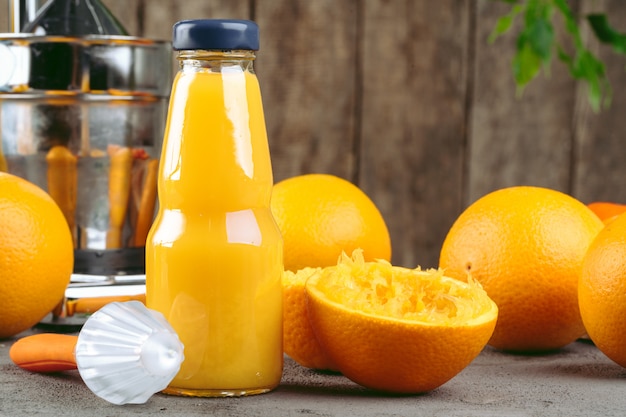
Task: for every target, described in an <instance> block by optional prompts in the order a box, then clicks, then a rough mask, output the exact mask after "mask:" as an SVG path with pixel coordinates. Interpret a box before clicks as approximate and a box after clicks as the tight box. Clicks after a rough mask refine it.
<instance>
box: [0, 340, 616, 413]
mask: <svg viewBox="0 0 626 417" xmlns="http://www.w3.org/2000/svg"><path fill="white" fill-rule="evenodd" d="M28 333H30V332H26V333H25V334H28ZM25 334H21V335H18V336H17V337H14V338H12V339H9V340H0V416H7V417H17V416H70V417H71V416H80V417H89V416H97V417H115V416H151V417H159V416H180V417H185V416H309V417H310V416H359V417H366V416H626V369H624V368H622V367H620V366H619V365H617V364H615V363H614V362H612V361H611V360H609V359H608V358H607V357H606V356H604V355H603V354H602V353H601V352H600V351H599V350H598V349H597V348H596V347H595V346H594V345H592V344H591V343H589V342H587V341H577V342H575V343H572V344H571V345H569V346H567V347H565V348H563V349H561V350H560V351H559V352H556V353H552V354H547V355H532V356H524V355H512V354H507V353H503V352H499V351H496V350H494V349H491V348H489V347H487V348H485V350H484V351H483V352H482V353H481V354H480V355H479V356H478V358H476V359H475V360H474V361H473V362H472V363H471V364H470V365H469V366H468V367H467V368H466V369H464V370H463V371H462V372H461V373H460V374H458V375H457V376H456V377H454V378H453V379H452V380H450V381H448V382H447V383H446V384H444V385H443V386H441V387H439V388H438V389H436V390H434V391H432V392H429V393H427V394H423V395H415V396H387V395H381V394H379V393H376V392H372V391H369V390H367V389H365V388H362V387H360V386H359V385H356V384H354V383H353V382H351V381H350V380H348V379H347V378H345V377H343V376H341V375H337V374H325V373H320V372H315V371H312V370H309V369H305V368H303V367H301V366H299V365H298V364H296V363H295V362H293V361H292V360H291V359H290V358H288V357H286V358H285V367H284V374H283V378H282V381H281V384H280V386H279V387H278V388H277V389H276V390H274V391H272V392H270V393H268V394H263V395H257V396H252V397H246V398H212V399H209V398H182V397H173V396H167V395H163V394H157V395H154V396H153V397H152V398H151V399H150V400H149V401H148V402H147V403H146V404H141V405H124V406H117V405H113V404H109V403H107V402H105V401H104V400H102V399H100V398H98V397H96V396H95V395H93V394H92V393H91V392H90V391H89V389H88V388H87V387H86V386H85V384H84V383H83V382H82V380H81V378H80V375H79V374H78V372H77V371H68V372H64V373H58V374H35V373H30V372H27V371H24V370H22V369H20V368H18V367H17V366H15V365H14V364H13V363H12V362H11V360H10V358H9V349H10V346H11V345H12V343H14V342H15V340H17V338H19V337H21V336H24V335H25Z"/></svg>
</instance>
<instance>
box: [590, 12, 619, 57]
mask: <svg viewBox="0 0 626 417" xmlns="http://www.w3.org/2000/svg"><path fill="white" fill-rule="evenodd" d="M587 21H588V22H589V24H590V25H591V29H592V30H593V32H594V34H595V35H596V37H597V38H598V40H599V41H600V42H602V43H605V44H609V45H611V46H612V47H613V50H614V51H615V52H617V53H620V54H626V35H624V34H621V33H619V32H617V31H615V30H614V29H613V28H612V27H611V25H609V20H608V19H607V17H606V15H603V14H590V15H588V16H587Z"/></svg>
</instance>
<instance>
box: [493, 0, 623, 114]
mask: <svg viewBox="0 0 626 417" xmlns="http://www.w3.org/2000/svg"><path fill="white" fill-rule="evenodd" d="M499 1H501V2H503V3H509V4H511V10H510V11H509V13H507V14H506V15H505V16H503V17H502V18H501V19H500V20H499V21H498V22H497V24H496V27H495V28H494V30H493V31H492V33H491V35H490V36H489V41H490V42H493V41H494V40H495V39H496V38H497V37H498V36H500V35H501V34H503V33H505V32H507V31H509V30H510V29H511V27H512V26H513V22H514V20H515V18H516V17H517V15H518V14H520V13H523V16H524V19H523V25H522V26H521V29H520V31H519V34H518V38H517V43H516V51H515V53H514V56H513V60H512V64H511V67H512V71H513V76H514V79H515V83H516V85H517V87H518V93H520V92H521V91H522V90H523V89H524V87H525V86H526V85H527V84H528V83H529V82H530V81H532V80H533V79H534V78H535V77H537V75H538V74H539V72H540V70H541V69H542V67H543V68H544V69H546V70H549V69H550V65H551V59H552V55H553V54H554V51H555V50H556V51H558V57H559V60H560V61H562V62H563V63H565V65H567V67H568V69H569V72H570V74H571V76H572V77H573V78H574V79H576V80H580V81H583V82H584V83H585V84H586V85H587V88H588V99H589V102H590V104H591V106H592V108H593V109H594V110H595V111H598V110H600V109H601V108H603V107H608V106H609V105H610V101H611V85H610V83H609V80H608V78H607V76H606V71H605V68H604V64H603V63H602V61H600V60H599V59H598V58H597V57H596V56H595V55H594V54H593V53H592V52H591V51H590V50H589V49H587V48H586V47H585V44H584V42H583V39H582V36H581V30H580V27H579V24H578V20H577V18H576V16H575V15H574V13H573V12H572V9H571V8H570V6H569V4H568V2H567V0H518V1H516V0H499ZM555 12H558V14H559V15H561V17H562V18H563V22H564V25H565V29H566V31H567V33H568V34H569V41H571V47H570V48H569V49H572V52H571V53H568V52H566V51H565V48H564V47H563V46H562V45H560V44H558V42H557V40H556V36H555V29H554V15H555ZM587 20H588V22H589V24H590V25H591V27H592V29H593V31H594V34H595V36H596V37H597V38H598V39H599V40H600V41H601V42H604V43H607V44H610V45H611V46H612V47H613V49H614V50H615V51H616V52H618V53H622V54H626V34H621V33H619V32H617V31H615V30H614V29H613V28H611V26H610V25H609V23H608V20H607V18H606V16H605V15H597V14H596V15H589V16H588V17H587Z"/></svg>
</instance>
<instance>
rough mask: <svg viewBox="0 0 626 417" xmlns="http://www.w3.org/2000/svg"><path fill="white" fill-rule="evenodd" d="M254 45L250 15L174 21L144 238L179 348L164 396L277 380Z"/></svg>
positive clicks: (279, 354)
mask: <svg viewBox="0 0 626 417" xmlns="http://www.w3.org/2000/svg"><path fill="white" fill-rule="evenodd" d="M258 44H259V34H258V27H257V25H256V24H255V23H254V22H251V21H242V20H218V19H208V20H187V21H181V22H178V23H176V24H175V25H174V32H173V47H174V49H175V50H177V51H178V60H179V62H180V69H179V71H178V73H177V75H176V77H175V79H174V83H173V87H172V94H171V99H170V107H169V113H168V118H167V124H166V129H165V136H164V142H163V151H162V155H161V160H160V167H159V179H158V190H159V211H158V213H157V216H156V219H155V221H154V224H153V226H152V228H151V230H150V233H149V235H148V239H147V243H146V296H147V305H148V307H150V308H152V309H155V310H157V311H160V312H161V313H163V314H164V315H165V317H166V318H167V319H168V321H169V323H170V324H171V325H172V326H173V328H174V329H175V330H176V332H177V333H178V336H179V337H180V339H181V341H182V342H183V344H184V346H185V351H184V355H185V360H184V361H183V364H182V366H181V369H180V372H179V373H178V375H177V376H176V377H175V378H174V380H173V381H172V382H171V384H170V386H169V387H168V388H167V389H166V390H165V391H164V392H165V393H169V394H174V395H187V396H240V395H251V394H259V393H263V392H267V391H269V390H271V389H273V388H275V387H276V386H277V385H278V383H279V382H280V378H281V374H282V366H283V350H282V287H281V277H282V272H283V258H282V256H283V243H282V237H281V235H280V231H279V230H278V227H277V225H276V223H275V222H274V218H273V217H272V213H271V211H270V205H269V204H270V195H271V191H272V185H273V178H272V167H271V161H270V154H269V147H268V141H267V133H266V129H265V119H264V115H263V107H262V102H261V93H260V89H259V83H258V80H257V77H256V75H255V73H254V69H253V62H254V58H255V51H256V50H258Z"/></svg>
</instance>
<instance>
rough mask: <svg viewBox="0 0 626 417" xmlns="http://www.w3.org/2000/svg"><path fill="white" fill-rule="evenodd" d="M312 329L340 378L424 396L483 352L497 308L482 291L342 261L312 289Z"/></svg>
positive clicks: (429, 274)
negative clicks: (340, 375) (342, 375)
mask: <svg viewBox="0 0 626 417" xmlns="http://www.w3.org/2000/svg"><path fill="white" fill-rule="evenodd" d="M306 293H307V299H308V304H307V308H308V314H309V321H310V323H311V327H312V328H313V331H314V333H315V335H316V337H317V340H318V341H319V344H320V346H321V348H322V351H323V352H324V353H325V354H326V355H328V357H329V358H330V359H331V360H332V361H333V362H334V363H335V364H336V366H337V368H338V369H339V371H341V373H343V374H344V375H345V376H346V377H348V378H349V379H351V380H352V381H354V382H356V383H358V384H361V385H363V386H365V387H368V388H371V389H375V390H381V391H388V392H394V393H407V394H410V393H422V392H426V391H430V390H432V389H435V388H437V387H439V386H440V385H442V384H444V383H445V382H447V381H448V380H450V379H451V378H453V377H454V376H455V375H456V374H458V373H459V372H460V371H461V370H463V369H464V368H465V367H466V366H467V365H468V364H469V363H470V362H471V361H472V360H473V359H474V358H475V357H476V356H477V355H478V354H479V353H480V352H481V351H482V349H483V348H484V347H485V345H486V344H487V341H488V340H489V337H490V336H491V334H492V332H493V330H494V327H495V325H496V319H497V316H498V307H497V306H496V304H495V303H494V302H493V301H492V300H491V299H490V298H489V297H488V296H487V293H486V292H485V291H484V290H483V289H482V287H481V286H480V284H478V283H476V282H475V281H472V280H470V281H469V282H468V283H465V282H462V281H459V280H456V279H453V278H448V277H446V276H444V275H443V272H442V271H441V270H428V271H421V270H420V269H419V268H418V269H408V268H403V267H398V266H392V265H391V264H390V263H388V262H385V261H381V260H379V261H375V262H365V261H364V260H363V257H362V254H361V253H360V251H355V253H354V254H353V256H352V257H351V258H350V257H348V256H345V255H344V256H343V257H342V259H341V260H340V261H339V262H338V264H337V265H336V266H334V267H326V268H323V269H321V271H319V272H318V273H315V274H313V275H312V276H311V277H310V278H309V279H308V280H307V282H306Z"/></svg>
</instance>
